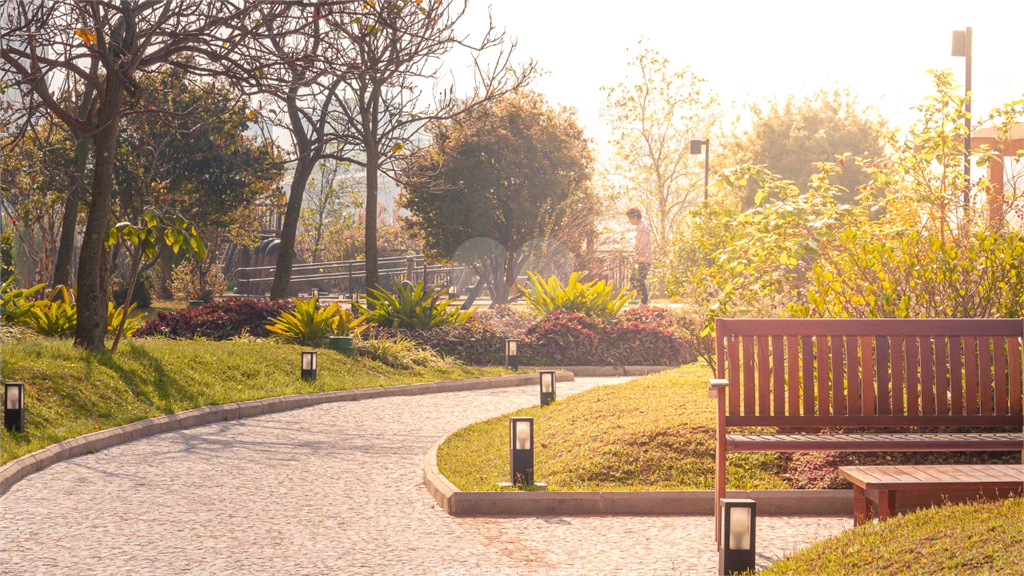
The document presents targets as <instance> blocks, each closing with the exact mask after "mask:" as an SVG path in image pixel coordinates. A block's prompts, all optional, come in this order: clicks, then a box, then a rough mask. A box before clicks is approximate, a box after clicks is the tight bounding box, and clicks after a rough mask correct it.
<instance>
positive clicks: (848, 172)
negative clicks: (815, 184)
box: [724, 88, 886, 208]
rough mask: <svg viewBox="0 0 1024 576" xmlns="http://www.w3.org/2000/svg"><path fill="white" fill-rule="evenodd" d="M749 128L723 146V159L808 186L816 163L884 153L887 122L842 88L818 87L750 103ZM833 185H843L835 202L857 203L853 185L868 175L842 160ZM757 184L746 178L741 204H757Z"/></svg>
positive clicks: (847, 89)
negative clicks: (842, 165) (765, 170)
mask: <svg viewBox="0 0 1024 576" xmlns="http://www.w3.org/2000/svg"><path fill="white" fill-rule="evenodd" d="M749 110H750V113H751V114H752V116H753V117H752V120H751V122H750V126H749V128H747V129H746V130H745V131H742V132H739V133H738V134H737V136H736V137H735V138H734V139H732V140H731V141H727V142H726V144H725V147H726V150H725V155H724V158H725V159H724V162H726V163H729V164H732V165H740V164H751V165H757V166H764V167H766V168H767V169H768V170H769V171H771V172H772V173H774V174H777V175H779V176H780V177H781V178H782V179H785V180H789V181H791V182H794V183H795V184H796V186H797V188H799V189H800V190H801V191H806V190H807V183H808V182H810V179H811V176H812V175H814V174H816V173H817V172H818V169H817V167H816V164H817V163H820V162H836V159H837V156H843V155H846V154H849V155H852V156H860V157H867V158H878V157H880V156H881V155H882V151H883V148H882V143H881V139H882V136H883V133H884V129H885V124H886V122H885V120H884V119H883V118H882V117H881V116H880V115H879V113H878V111H877V110H876V109H875V108H872V107H870V106H863V107H862V106H860V105H859V103H858V102H857V98H856V96H854V95H853V93H852V92H851V91H850V89H849V88H846V89H834V90H827V89H821V90H818V91H816V92H813V93H810V94H805V95H803V96H794V95H790V96H788V97H787V98H786V100H785V101H784V102H780V101H778V100H770V101H768V102H766V103H765V104H764V105H760V104H756V103H755V104H751V105H750V106H749ZM844 163H845V164H847V165H846V166H844V170H843V172H842V174H836V175H834V180H835V181H834V184H835V185H836V186H838V187H841V188H842V189H844V191H843V192H842V193H841V194H840V196H839V198H838V200H839V202H841V203H844V204H851V203H854V202H855V201H856V196H857V194H858V192H857V188H858V187H860V186H863V185H865V184H867V183H868V182H869V181H870V176H869V175H868V174H867V173H866V172H865V171H864V170H862V169H861V168H860V167H859V166H857V165H855V164H854V163H852V162H844ZM757 190H758V189H757V187H756V186H755V184H754V183H753V182H750V183H749V184H748V186H747V187H746V188H744V190H743V194H742V203H743V206H744V208H750V207H752V206H754V205H755V204H756V202H755V201H754V195H755V194H756V193H757Z"/></svg>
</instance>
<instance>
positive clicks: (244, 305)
mask: <svg viewBox="0 0 1024 576" xmlns="http://www.w3.org/2000/svg"><path fill="white" fill-rule="evenodd" d="M293 307H294V304H293V303H292V301H291V300H268V299H265V298H261V299H248V298H245V299H243V298H237V299H228V300H218V301H216V302H211V303H210V304H204V305H202V306H190V307H188V308H182V309H180V310H175V311H174V312H160V313H159V314H157V317H156V318H153V319H151V320H150V321H149V322H146V324H145V326H143V327H142V328H140V329H139V330H137V331H136V332H135V336H136V337H139V336H164V337H167V338H209V339H210V340H226V339H228V338H233V337H236V336H240V335H242V334H243V333H247V334H249V335H251V336H255V337H258V338H266V337H267V336H270V332H269V331H268V330H267V328H266V325H267V324H269V323H270V322H271V321H272V320H273V319H274V318H276V317H278V316H280V315H281V313H282V312H287V311H290V310H292V308H293Z"/></svg>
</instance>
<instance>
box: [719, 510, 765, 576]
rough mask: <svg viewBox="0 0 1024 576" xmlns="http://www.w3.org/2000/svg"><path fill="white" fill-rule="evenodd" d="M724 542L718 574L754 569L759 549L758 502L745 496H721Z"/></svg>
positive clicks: (750, 571) (745, 571)
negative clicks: (756, 552)
mask: <svg viewBox="0 0 1024 576" xmlns="http://www.w3.org/2000/svg"><path fill="white" fill-rule="evenodd" d="M720 505H721V507H722V508H721V518H722V542H721V547H720V548H719V549H718V574H719V576H725V575H726V574H742V573H750V574H752V573H753V572H754V568H755V567H756V565H755V556H754V555H755V551H756V549H757V542H756V540H757V538H756V537H757V503H756V502H754V501H753V500H747V499H743V498H722V500H721V504H720Z"/></svg>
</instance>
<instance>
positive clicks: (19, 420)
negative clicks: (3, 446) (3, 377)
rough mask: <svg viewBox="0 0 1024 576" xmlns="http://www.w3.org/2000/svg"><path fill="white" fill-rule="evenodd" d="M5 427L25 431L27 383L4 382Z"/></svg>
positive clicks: (13, 430)
mask: <svg viewBox="0 0 1024 576" xmlns="http://www.w3.org/2000/svg"><path fill="white" fill-rule="evenodd" d="M4 427H6V428H7V431H8V432H24V431H25V385H24V384H22V383H21V382H8V383H7V384H4Z"/></svg>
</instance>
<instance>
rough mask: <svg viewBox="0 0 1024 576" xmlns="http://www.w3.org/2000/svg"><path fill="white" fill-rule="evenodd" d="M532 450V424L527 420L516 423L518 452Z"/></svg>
mask: <svg viewBox="0 0 1024 576" xmlns="http://www.w3.org/2000/svg"><path fill="white" fill-rule="evenodd" d="M529 449H530V423H529V422H528V421H525V420H517V421H516V450H529Z"/></svg>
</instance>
